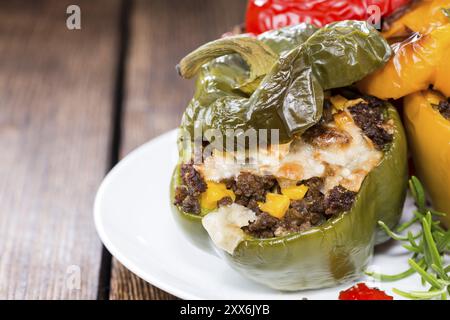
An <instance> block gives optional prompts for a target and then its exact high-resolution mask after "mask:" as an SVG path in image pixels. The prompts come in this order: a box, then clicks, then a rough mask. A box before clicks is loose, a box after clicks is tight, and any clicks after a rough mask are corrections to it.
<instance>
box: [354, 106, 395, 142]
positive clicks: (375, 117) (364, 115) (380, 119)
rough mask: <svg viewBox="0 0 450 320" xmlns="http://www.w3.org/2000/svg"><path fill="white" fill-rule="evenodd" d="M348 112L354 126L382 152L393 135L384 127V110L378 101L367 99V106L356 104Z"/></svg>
mask: <svg viewBox="0 0 450 320" xmlns="http://www.w3.org/2000/svg"><path fill="white" fill-rule="evenodd" d="M349 110H350V113H351V115H352V117H353V120H354V121H355V123H356V125H357V126H358V127H360V128H361V130H362V131H363V132H364V134H365V135H366V136H367V137H368V138H369V139H370V140H372V142H373V143H374V144H375V146H376V147H377V149H378V150H382V149H383V148H384V147H385V146H386V144H388V143H389V142H391V141H392V139H393V135H392V134H391V133H389V132H388V131H387V130H386V129H385V127H384V125H385V116H384V111H385V108H384V106H383V104H382V103H381V102H379V101H378V99H375V98H373V99H368V104H367V103H358V104H356V105H354V106H353V107H350V108H349Z"/></svg>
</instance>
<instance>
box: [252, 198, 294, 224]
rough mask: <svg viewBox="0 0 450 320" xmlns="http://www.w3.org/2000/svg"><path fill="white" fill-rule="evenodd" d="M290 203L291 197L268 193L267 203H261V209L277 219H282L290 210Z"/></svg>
mask: <svg viewBox="0 0 450 320" xmlns="http://www.w3.org/2000/svg"><path fill="white" fill-rule="evenodd" d="M290 203H291V201H290V200H289V197H288V196H286V195H284V194H278V193H268V194H266V202H260V203H259V209H261V210H262V211H264V212H267V213H268V214H270V215H271V216H273V217H275V218H278V219H282V218H283V217H284V215H285V214H286V211H287V210H288V209H289V205H290Z"/></svg>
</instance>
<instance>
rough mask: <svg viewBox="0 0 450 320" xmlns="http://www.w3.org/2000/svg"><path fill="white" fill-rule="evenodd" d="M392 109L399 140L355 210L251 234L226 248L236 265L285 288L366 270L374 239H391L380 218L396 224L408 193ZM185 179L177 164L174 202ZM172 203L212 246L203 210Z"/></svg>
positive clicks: (195, 235) (192, 231) (184, 223)
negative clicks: (277, 232)
mask: <svg viewBox="0 0 450 320" xmlns="http://www.w3.org/2000/svg"><path fill="white" fill-rule="evenodd" d="M387 111H388V117H389V119H392V120H393V123H394V135H393V141H392V142H391V143H390V144H389V145H388V148H387V150H385V151H384V155H383V159H382V160H381V162H380V164H379V165H378V166H377V167H376V168H374V169H373V170H372V171H371V172H370V173H369V174H368V175H367V176H366V178H365V179H364V181H363V183H362V185H361V188H360V190H359V192H358V194H357V196H356V199H355V201H354V203H353V206H352V208H351V210H349V211H347V212H344V213H342V214H340V215H339V216H338V217H336V218H333V219H330V220H328V221H327V222H326V223H324V224H323V225H320V226H318V227H314V228H311V229H309V230H307V231H305V232H299V233H292V234H290V235H287V236H283V237H276V238H269V239H257V238H253V237H251V236H248V238H247V239H246V240H244V241H242V242H241V243H240V244H239V245H238V247H237V248H236V249H235V251H234V253H233V255H230V254H228V253H226V252H223V254H222V255H223V257H224V258H225V259H226V260H227V261H228V262H229V263H230V265H231V266H232V267H233V268H234V269H236V270H238V271H239V272H241V273H242V274H244V275H245V276H246V277H248V278H250V279H252V280H254V281H256V282H259V283H262V284H264V285H267V286H269V287H271V288H274V289H279V290H304V289H313V288H321V287H329V286H334V285H337V284H339V283H342V282H345V281H349V280H353V279H357V278H358V277H360V276H361V273H362V272H363V270H364V269H365V268H366V266H367V264H368V262H369V261H370V259H371V256H372V253H373V248H374V245H375V244H376V243H379V242H382V241H384V240H386V238H385V236H384V233H383V232H382V231H381V230H379V229H378V227H377V221H378V220H382V221H384V222H385V223H386V224H387V225H388V226H390V227H394V226H395V225H396V224H397V223H398V221H399V219H400V216H401V212H402V208H403V203H404V199H405V195H406V186H407V148H406V138H405V133H404V130H403V126H402V124H401V121H400V118H399V115H398V113H397V111H396V109H395V108H394V107H392V106H389V107H388V109H387ZM179 182H180V181H179V167H177V168H176V169H175V171H174V175H173V179H172V185H171V200H172V203H173V201H174V192H175V187H176V185H177V184H179ZM172 207H173V213H174V217H175V219H176V221H177V222H178V223H179V225H180V226H181V227H182V229H183V230H184V231H185V232H186V233H187V234H188V235H189V237H190V240H192V241H193V242H194V243H195V244H196V245H198V246H200V247H202V248H204V249H208V248H210V244H209V243H210V239H209V236H208V233H207V232H206V230H205V229H204V228H203V226H202V224H201V219H202V215H194V214H190V213H186V212H182V211H181V210H179V208H177V207H176V206H174V205H172Z"/></svg>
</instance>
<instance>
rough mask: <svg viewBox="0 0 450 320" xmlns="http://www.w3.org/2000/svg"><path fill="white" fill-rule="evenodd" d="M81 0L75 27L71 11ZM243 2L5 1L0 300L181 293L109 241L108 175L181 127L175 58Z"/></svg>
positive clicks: (227, 23) (0, 47)
mask: <svg viewBox="0 0 450 320" xmlns="http://www.w3.org/2000/svg"><path fill="white" fill-rule="evenodd" d="M70 4H77V5H78V6H79V7H80V8H81V30H68V29H67V27H66V18H67V16H68V15H67V14H66V8H67V7H68V5H70ZM245 5H246V1H245V0H189V1H184V0H148V1H145V0H135V1H130V0H128V1H127V0H123V1H121V0H90V1H89V0H76V1H65V0H63V1H61V0H42V1H40V0H36V1H26V0H18V1H17V0H16V1H1V2H0V150H1V151H0V299H174V298H175V297H173V296H171V295H169V294H167V293H165V292H163V291H161V290H159V289H158V288H156V287H153V286H151V285H149V284H147V283H146V282H144V281H143V280H141V279H139V278H138V277H137V276H135V275H133V274H132V273H131V272H129V271H128V270H127V269H125V268H124V267H123V266H122V265H121V264H120V263H119V262H118V261H117V260H115V259H114V258H112V257H111V255H110V254H109V253H108V252H107V251H106V250H105V249H104V248H103V246H102V244H101V242H100V240H99V238H98V236H97V234H96V232H95V229H94V223H93V218H92V206H93V201H94V197H95V192H96V189H97V188H98V186H99V184H100V182H101V181H102V178H103V177H104V175H105V174H106V173H107V172H108V171H109V170H110V169H111V167H112V166H114V165H115V164H116V163H117V161H118V160H120V159H121V158H122V157H124V156H125V155H126V154H128V153H129V152H130V151H131V150H132V149H134V148H136V147H137V146H139V145H140V144H142V143H144V142H146V141H148V140H149V139H152V138H153V137H155V136H157V135H159V134H161V133H163V132H165V131H167V130H169V129H172V128H175V127H176V126H177V125H178V123H179V121H180V118H181V114H182V111H183V109H184V108H185V106H186V104H187V102H188V100H189V98H190V97H191V95H192V93H193V92H192V90H193V83H192V81H186V80H182V79H180V78H179V77H178V75H177V74H176V72H175V69H174V66H175V65H176V63H177V62H178V61H179V59H180V58H182V57H183V56H184V55H185V54H186V53H188V52H189V51H190V50H192V49H194V48H196V47H197V46H199V45H200V44H203V43H204V42H206V41H208V40H212V39H215V38H217V37H219V36H220V35H221V33H223V32H224V31H226V30H230V29H231V28H232V27H233V26H234V25H236V24H239V23H240V22H242V21H243V17H244V11H245Z"/></svg>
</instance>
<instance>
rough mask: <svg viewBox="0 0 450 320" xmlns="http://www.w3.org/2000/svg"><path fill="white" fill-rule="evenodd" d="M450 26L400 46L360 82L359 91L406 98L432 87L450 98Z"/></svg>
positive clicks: (387, 96)
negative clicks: (389, 57) (381, 66)
mask: <svg viewBox="0 0 450 320" xmlns="http://www.w3.org/2000/svg"><path fill="white" fill-rule="evenodd" d="M449 53H450V24H446V25H444V26H441V27H439V28H437V29H435V30H433V31H432V32H431V33H429V34H426V35H424V36H421V37H419V38H418V39H412V40H408V41H406V42H403V43H401V44H400V47H399V48H398V50H397V52H396V53H395V55H394V56H393V57H392V58H391V59H390V60H389V62H388V63H387V64H386V65H385V66H384V67H383V68H381V69H378V70H377V71H375V72H374V73H372V74H370V75H369V76H368V77H366V78H364V79H363V80H362V81H360V82H359V83H358V85H357V86H358V88H359V89H360V90H361V91H362V92H364V93H368V94H370V95H373V96H376V97H378V98H382V99H388V98H394V99H398V98H400V97H403V96H406V95H408V94H411V93H413V92H416V91H420V90H426V89H428V87H429V85H430V84H431V85H433V86H434V89H436V90H439V91H441V92H442V93H443V94H444V95H445V96H450V56H449Z"/></svg>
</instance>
